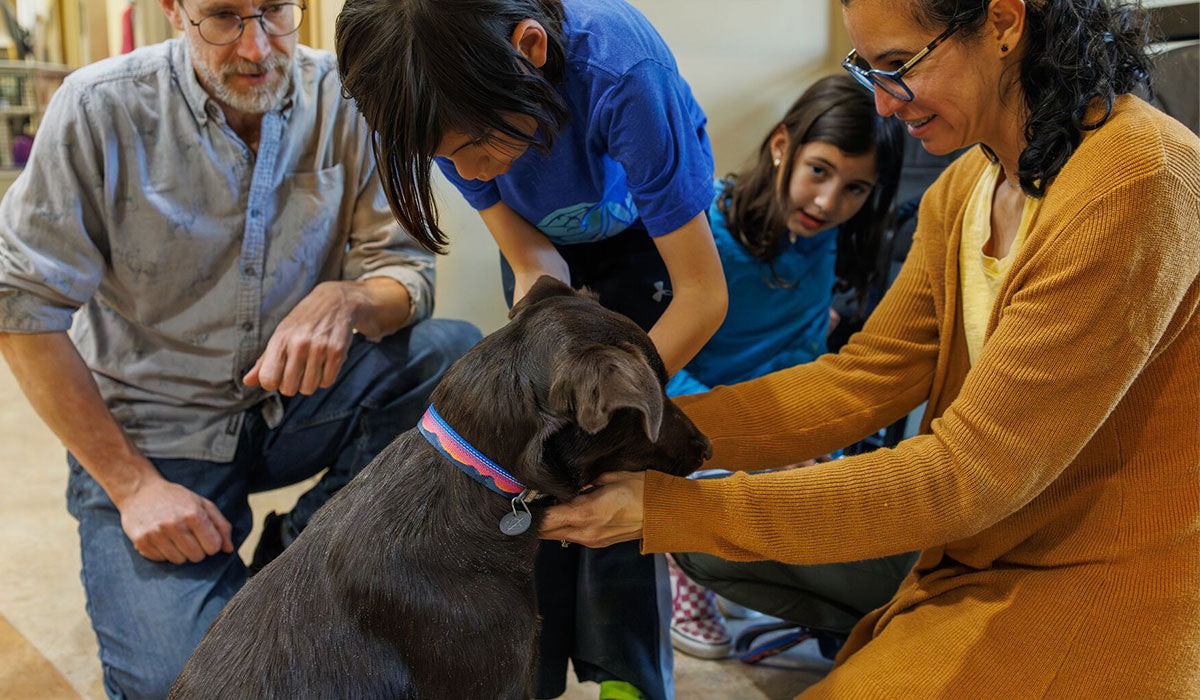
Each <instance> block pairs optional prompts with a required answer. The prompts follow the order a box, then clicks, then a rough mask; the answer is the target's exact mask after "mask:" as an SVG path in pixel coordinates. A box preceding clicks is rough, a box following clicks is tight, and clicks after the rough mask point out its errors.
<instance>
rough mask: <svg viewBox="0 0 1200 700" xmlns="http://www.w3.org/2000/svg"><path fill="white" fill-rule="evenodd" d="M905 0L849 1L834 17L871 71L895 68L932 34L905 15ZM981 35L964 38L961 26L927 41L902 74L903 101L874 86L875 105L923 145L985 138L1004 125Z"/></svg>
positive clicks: (992, 54)
mask: <svg viewBox="0 0 1200 700" xmlns="http://www.w3.org/2000/svg"><path fill="white" fill-rule="evenodd" d="M911 2H912V0H900V1H897V0H851V2H850V3H849V4H846V5H843V6H842V19H843V20H844V21H845V23H846V30H847V32H849V34H850V41H851V42H852V44H853V45H854V48H855V49H856V50H857V51H858V54H859V56H861V57H862V58H863V59H865V60H866V61H867V62H868V63H869V64H870V66H871V68H875V69H878V70H896V69H898V68H900V67H901V66H902V65H904V63H905V62H906V61H908V60H909V59H910V58H912V57H913V56H914V55H916V54H917V53H918V52H920V51H921V49H923V48H925V46H926V45H927V44H928V43H929V42H930V41H931V40H933V39H934V38H935V37H936V36H937V35H938V34H939V33H940V30H931V29H927V28H925V27H922V26H920V25H918V24H917V23H916V22H914V21H913V20H912V19H911V15H910V12H911V11H910V9H909V4H910V3H911ZM992 43H996V44H997V45H998V44H999V42H991V41H988V40H982V41H973V40H971V39H969V38H967V39H964V37H963V36H962V30H960V31H959V32H958V33H956V34H955V35H953V36H951V37H950V38H949V39H947V40H946V41H944V42H942V43H941V44H939V45H938V46H937V47H935V48H934V49H933V50H932V51H931V52H930V53H929V54H927V55H926V56H925V57H924V58H923V59H921V61H920V62H919V63H917V64H916V65H915V66H913V68H912V69H911V70H910V71H909V72H908V73H906V74H905V75H904V78H903V80H904V83H905V84H906V85H908V87H909V89H911V90H912V93H913V99H912V101H911V102H904V101H902V100H898V99H896V98H895V97H892V96H891V95H888V94H887V93H886V92H884V91H883V90H880V89H876V90H875V109H876V110H877V111H878V112H879V114H881V115H882V116H884V117H891V116H895V117H896V118H897V119H900V120H901V121H903V122H904V124H905V126H907V127H908V133H909V135H911V136H913V137H914V138H917V139H920V140H921V143H922V145H924V146H925V150H927V151H929V152H930V153H934V154H938V155H943V154H946V153H950V152H952V151H955V150H957V149H959V148H965V147H967V146H970V145H972V144H974V143H978V142H984V143H991V142H992V141H993V140H994V137H993V134H994V133H996V132H997V130H998V129H1002V128H1004V127H1003V125H1002V123H1001V122H1000V121H999V119H998V117H999V116H1000V115H1001V114H1002V113H1003V112H1004V110H1003V109H1001V108H1000V105H998V104H997V102H998V96H999V94H1000V92H999V88H998V86H999V85H1000V77H1001V76H1000V71H1001V70H1002V69H1003V63H1002V62H1001V60H1000V53H999V51H998V50H997V49H995V47H993V46H992V45H991V44H992Z"/></svg>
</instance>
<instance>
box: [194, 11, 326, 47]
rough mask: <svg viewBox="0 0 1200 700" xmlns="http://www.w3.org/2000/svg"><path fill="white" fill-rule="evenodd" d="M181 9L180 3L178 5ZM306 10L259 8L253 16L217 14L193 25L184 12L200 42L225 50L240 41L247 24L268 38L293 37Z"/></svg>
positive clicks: (227, 13)
mask: <svg viewBox="0 0 1200 700" xmlns="http://www.w3.org/2000/svg"><path fill="white" fill-rule="evenodd" d="M179 7H180V9H183V3H179ZM304 10H305V6H304V5H302V4H300V3H296V2H279V3H272V4H270V5H267V6H266V7H263V8H262V11H261V12H259V13H258V14H256V15H246V16H245V17H242V16H241V15H236V14H234V13H232V12H218V13H217V14H215V15H209V16H207V17H204V18H203V19H201V20H200V21H199V22H196V21H193V20H192V18H191V15H188V12H187V10H186V9H184V10H183V13H184V15H187V20H188V22H190V23H191V25H192V26H193V27H195V28H196V29H197V30H198V31H199V32H200V38H201V39H204V40H205V41H207V42H208V43H210V44H213V45H214V46H228V45H229V44H232V43H234V42H235V41H237V40H238V39H241V38H242V32H244V31H245V30H246V22H247V21H249V20H252V19H256V20H258V23H259V25H260V26H261V27H262V30H263V32H265V33H266V34H267V35H269V36H287V35H289V34H295V33H296V31H297V30H298V29H300V19H301V18H302V17H303V16H304Z"/></svg>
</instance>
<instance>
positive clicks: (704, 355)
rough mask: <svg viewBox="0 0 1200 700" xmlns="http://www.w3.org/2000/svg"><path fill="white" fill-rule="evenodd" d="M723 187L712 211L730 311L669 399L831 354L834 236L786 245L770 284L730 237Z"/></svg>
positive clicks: (719, 184) (762, 266)
mask: <svg viewBox="0 0 1200 700" xmlns="http://www.w3.org/2000/svg"><path fill="white" fill-rule="evenodd" d="M724 188H725V182H724V181H723V180H717V181H716V183H715V192H716V196H715V198H714V199H713V202H712V204H711V205H710V206H709V208H708V221H709V225H710V226H711V227H712V232H713V239H714V240H715V241H716V243H717V252H718V253H719V254H720V256H721V266H722V267H723V268H724V270H725V283H726V284H727V285H728V287H729V311H728V313H727V314H726V315H725V322H724V323H722V324H721V327H720V328H719V329H718V330H717V332H716V334H715V335H713V337H712V338H711V339H709V341H708V343H707V344H706V345H705V346H704V347H703V348H702V349H701V350H700V352H699V353H698V354H697V355H696V356H695V357H694V358H692V361H691V362H689V363H688V364H687V366H686V367H684V368H683V369H682V370H680V371H679V373H677V374H676V375H675V376H674V377H672V378H671V382H670V384H668V385H667V394H668V395H670V396H683V395H686V394H696V393H700V392H702V391H708V389H709V388H710V387H713V386H716V385H718V384H735V383H737V382H744V381H748V380H751V379H754V378H756V377H761V376H762V375H764V374H768V373H770V372H774V371H776V370H779V369H783V368H785V367H791V366H793V365H799V364H803V363H805V362H812V361H813V360H815V359H817V357H818V356H820V355H823V354H825V352H826V351H827V348H826V345H825V336H826V335H827V333H828V331H829V306H830V304H832V303H833V283H834V263H835V261H836V260H837V229H836V228H834V229H830V230H828V231H825V232H824V233H821V234H818V235H816V236H813V237H812V238H804V237H797V238H796V242H795V243H788V242H787V238H786V237H785V238H784V239H783V245H784V246H785V247H784V249H783V250H782V251H781V252H780V254H779V257H777V258H775V262H774V266H775V275H776V276H777V277H778V278H779V279H781V280H783V281H784V282H786V283H788V284H789V285H791V286H790V287H782V286H780V285H778V284H777V283H775V282H774V281H773V278H772V277H771V269H770V268H769V267H768V266H767V264H766V263H764V262H762V261H760V260H759V259H758V258H756V257H754V256H753V255H751V254H750V253H749V252H748V251H747V250H746V249H745V248H744V247H743V246H742V244H741V243H738V241H737V240H736V239H735V238H734V237H733V234H732V233H731V232H730V231H729V225H728V223H727V222H726V221H725V216H724V215H723V214H721V211H720V209H718V207H717V205H718V203H719V201H720V199H721V198H722V197H723V196H725V195H724Z"/></svg>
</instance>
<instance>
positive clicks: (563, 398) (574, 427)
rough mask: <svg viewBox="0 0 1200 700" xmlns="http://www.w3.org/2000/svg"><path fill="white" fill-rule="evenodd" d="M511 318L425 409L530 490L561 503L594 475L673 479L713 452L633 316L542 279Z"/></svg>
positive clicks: (451, 373)
mask: <svg viewBox="0 0 1200 700" xmlns="http://www.w3.org/2000/svg"><path fill="white" fill-rule="evenodd" d="M509 318H510V319H511V320H510V322H509V323H508V325H506V326H505V327H504V328H502V329H500V330H498V331H496V332H495V333H493V334H491V335H489V336H488V337H486V338H484V339H483V340H482V341H481V342H480V343H479V344H478V345H476V346H475V347H474V348H472V349H471V351H470V352H468V353H467V354H466V355H464V356H463V358H462V359H460V360H459V361H458V362H457V363H456V364H455V365H454V366H453V367H452V368H451V369H450V371H449V372H447V373H446V377H445V378H444V379H443V380H442V382H441V384H439V385H438V388H437V389H436V390H435V391H434V394H433V403H434V405H435V406H437V408H438V411H439V413H441V415H442V416H443V417H444V418H445V419H446V420H447V422H449V423H450V425H452V426H454V428H455V429H456V430H457V431H458V433H459V434H460V435H462V437H463V438H465V439H466V440H467V441H468V442H470V443H472V444H473V445H474V446H475V447H476V448H477V449H479V450H480V451H481V452H483V453H484V454H485V455H487V456H489V457H491V458H492V459H493V460H494V461H495V462H496V463H497V464H499V465H500V466H501V467H503V468H504V469H506V470H508V471H509V472H510V473H511V474H512V475H513V476H514V477H516V478H517V479H519V480H521V481H522V482H523V483H524V484H526V485H527V486H528V487H530V488H534V489H538V490H539V491H544V492H546V493H549V494H551V495H553V496H555V497H557V498H559V499H560V500H566V499H569V498H571V497H572V496H574V495H575V494H576V493H578V492H579V489H581V488H582V487H584V486H586V485H587V484H589V483H591V482H592V481H593V480H594V479H595V478H596V477H597V476H598V475H600V474H601V473H603V472H608V471H619V470H639V469H658V470H660V471H664V472H667V473H669V474H675V475H680V476H682V475H685V474H689V473H691V472H692V471H693V470H695V469H696V468H697V467H699V466H700V465H701V464H702V463H703V462H704V460H705V459H707V458H708V457H709V456H710V455H711V449H712V448H711V446H710V445H709V442H708V440H707V439H706V438H705V437H704V435H703V434H701V433H700V431H699V430H698V429H697V428H696V426H695V425H693V424H692V422H691V421H690V420H688V418H687V416H685V415H684V414H683V412H682V411H680V410H679V409H678V408H677V407H676V406H675V404H673V403H671V401H670V400H668V399H667V396H666V393H665V392H664V390H663V387H664V386H665V384H666V379H667V374H666V370H665V369H664V367H663V363H662V360H661V359H660V358H659V356H658V352H657V351H656V350H655V349H654V345H653V344H652V343H651V342H650V338H649V336H647V335H646V334H645V332H643V331H642V330H641V329H640V328H638V327H637V325H636V324H635V323H633V321H630V320H629V319H628V318H626V317H624V316H622V315H620V314H617V313H614V312H612V311H609V310H608V309H605V308H604V307H602V306H600V304H599V303H598V302H596V300H595V299H594V298H593V297H592V296H591V295H589V294H587V293H581V292H576V291H574V290H572V289H571V288H570V287H568V286H566V285H564V284H562V283H561V282H559V281H557V280H555V279H553V278H551V277H542V278H541V279H540V280H538V282H537V284H535V285H534V286H533V288H532V289H531V290H530V291H529V293H528V294H526V295H525V297H524V298H522V299H521V301H520V302H519V303H518V304H517V305H516V306H514V307H513V309H512V311H511V312H510V313H509Z"/></svg>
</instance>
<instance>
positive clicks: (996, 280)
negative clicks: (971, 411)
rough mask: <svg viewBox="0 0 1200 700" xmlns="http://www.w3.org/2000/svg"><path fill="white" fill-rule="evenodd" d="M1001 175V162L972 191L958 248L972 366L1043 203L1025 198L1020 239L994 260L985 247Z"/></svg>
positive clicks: (964, 316)
mask: <svg viewBox="0 0 1200 700" xmlns="http://www.w3.org/2000/svg"><path fill="white" fill-rule="evenodd" d="M1000 172H1001V170H1000V164H999V163H992V164H990V165H989V166H988V167H986V168H984V169H983V173H982V174H981V175H980V176H979V181H978V182H976V183H975V188H974V189H973V190H971V198H970V199H969V200H968V201H967V209H966V212H965V213H964V215H963V231H962V244H961V245H960V246H959V249H958V250H959V252H958V266H959V269H960V270H961V271H962V305H963V330H964V331H966V334H967V351H968V353H969V355H970V358H971V365H972V366H974V365H975V363H976V362H977V361H978V360H979V353H980V351H982V350H983V339H984V331H985V330H986V329H987V325H988V319H989V318H990V317H991V315H992V308H993V307H994V306H995V305H996V295H997V294H998V293H999V292H1000V283H1001V282H1003V281H1004V276H1005V275H1007V274H1008V268H1010V267H1012V261H1013V258H1014V257H1016V254H1017V251H1019V250H1020V249H1021V244H1022V243H1023V242H1024V241H1025V234H1026V232H1027V231H1029V227H1030V226H1031V225H1032V223H1033V220H1034V218H1035V217H1036V216H1037V211H1038V208H1039V207H1040V205H1041V202H1042V200H1040V199H1035V198H1033V197H1026V198H1025V206H1024V207H1023V208H1022V209H1021V222H1020V224H1019V225H1018V227H1017V237H1016V239H1015V240H1014V241H1013V244H1012V247H1011V248H1009V250H1008V254H1007V255H1005V256H1004V257H1003V258H993V257H992V256H990V255H988V254H986V253H984V252H983V250H984V246H985V245H986V244H987V242H988V241H989V240H990V239H991V237H992V199H993V198H994V193H995V191H996V182H997V181H998V180H999V179H1000Z"/></svg>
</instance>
